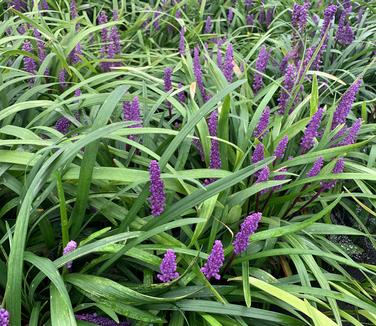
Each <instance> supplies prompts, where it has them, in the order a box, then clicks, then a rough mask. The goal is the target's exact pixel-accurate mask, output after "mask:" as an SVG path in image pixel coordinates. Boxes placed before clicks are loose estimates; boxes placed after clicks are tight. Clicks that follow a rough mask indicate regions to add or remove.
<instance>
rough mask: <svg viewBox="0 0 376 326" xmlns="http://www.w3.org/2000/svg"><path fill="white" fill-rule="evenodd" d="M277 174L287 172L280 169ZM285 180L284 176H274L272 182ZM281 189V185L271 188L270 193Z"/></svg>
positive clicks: (284, 169) (285, 169)
mask: <svg viewBox="0 0 376 326" xmlns="http://www.w3.org/2000/svg"><path fill="white" fill-rule="evenodd" d="M278 172H281V173H283V172H287V168H282V169H280V170H279V171H278ZM285 179H286V175H285V174H278V175H276V176H275V177H274V180H275V181H280V180H285ZM281 188H282V185H279V186H274V187H273V188H272V191H277V190H279V189H281Z"/></svg>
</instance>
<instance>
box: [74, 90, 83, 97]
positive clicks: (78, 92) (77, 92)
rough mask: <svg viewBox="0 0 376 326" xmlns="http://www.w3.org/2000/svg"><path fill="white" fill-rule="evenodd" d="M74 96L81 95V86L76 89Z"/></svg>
mask: <svg viewBox="0 0 376 326" xmlns="http://www.w3.org/2000/svg"><path fill="white" fill-rule="evenodd" d="M74 96H76V97H79V96H81V90H80V89H79V88H77V89H76V90H75V91H74Z"/></svg>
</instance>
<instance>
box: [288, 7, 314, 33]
mask: <svg viewBox="0 0 376 326" xmlns="http://www.w3.org/2000/svg"><path fill="white" fill-rule="evenodd" d="M309 7H310V3H309V2H305V3H304V4H302V5H300V4H298V3H295V4H294V7H293V11H292V16H291V23H292V26H293V27H294V28H295V29H297V30H298V31H299V32H302V31H303V30H304V27H305V26H306V24H307V17H308V9H309Z"/></svg>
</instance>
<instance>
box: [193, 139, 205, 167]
mask: <svg viewBox="0 0 376 326" xmlns="http://www.w3.org/2000/svg"><path fill="white" fill-rule="evenodd" d="M192 144H193V146H194V147H196V149H197V151H198V153H199V154H200V159H201V161H202V162H205V155H204V149H203V148H202V145H201V142H200V139H197V138H194V139H193V140H192Z"/></svg>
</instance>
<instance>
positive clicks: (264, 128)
mask: <svg viewBox="0 0 376 326" xmlns="http://www.w3.org/2000/svg"><path fill="white" fill-rule="evenodd" d="M269 119H270V108H269V107H268V106H267V107H265V109H264V111H263V112H262V114H261V118H260V120H259V122H258V124H257V126H256V128H255V130H254V132H253V136H255V137H256V138H259V139H263V138H264V137H265V136H266V135H267V133H268V127H269Z"/></svg>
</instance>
